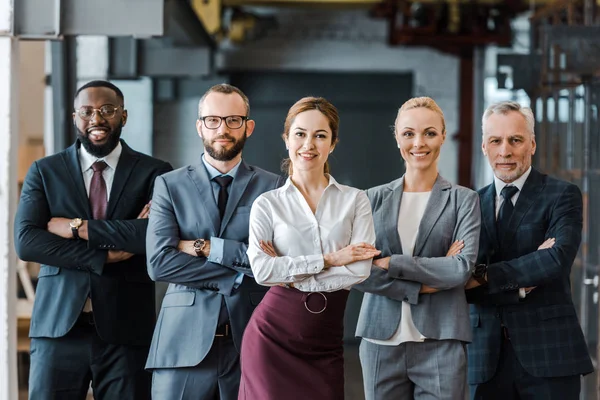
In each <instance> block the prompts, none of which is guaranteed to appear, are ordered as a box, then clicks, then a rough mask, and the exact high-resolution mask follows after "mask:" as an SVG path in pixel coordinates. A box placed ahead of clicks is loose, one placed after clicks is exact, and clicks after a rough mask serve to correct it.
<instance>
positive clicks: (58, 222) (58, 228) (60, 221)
mask: <svg viewBox="0 0 600 400" xmlns="http://www.w3.org/2000/svg"><path fill="white" fill-rule="evenodd" d="M70 223H71V220H70V219H68V218H56V217H55V218H51V219H50V221H48V225H47V229H48V232H50V233H54V234H55V235H58V236H60V237H62V238H65V239H74V237H73V231H71V226H70V225H69V224H70Z"/></svg>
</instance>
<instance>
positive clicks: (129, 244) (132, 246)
mask: <svg viewBox="0 0 600 400" xmlns="http://www.w3.org/2000/svg"><path fill="white" fill-rule="evenodd" d="M172 169H173V167H171V164H169V163H162V164H161V168H159V169H156V170H155V171H154V172H153V176H152V179H151V181H152V182H155V179H156V176H158V175H162V174H164V173H166V172H169V171H171V170H172ZM144 194H145V195H147V196H148V199H150V198H152V187H151V188H150V190H149V192H148V193H144ZM139 211H142V210H139ZM87 224H88V246H89V247H90V248H94V249H106V248H107V247H109V248H111V249H114V250H124V251H126V252H128V253H133V254H140V255H143V254H146V230H147V228H148V219H146V218H144V219H130V220H89V221H87Z"/></svg>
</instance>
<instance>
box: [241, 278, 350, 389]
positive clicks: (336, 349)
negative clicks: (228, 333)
mask: <svg viewBox="0 0 600 400" xmlns="http://www.w3.org/2000/svg"><path fill="white" fill-rule="evenodd" d="M348 293H349V292H348V291H347V290H340V291H337V292H332V293H321V292H315V293H305V292H301V291H299V290H297V289H291V288H284V287H280V286H274V287H272V288H271V289H269V291H268V292H267V294H266V295H265V298H264V299H263V301H262V302H261V303H260V304H259V305H258V307H257V308H256V309H255V310H254V313H253V314H252V318H250V322H249V323H248V326H247V327H246V330H245V332H244V338H243V340H242V351H241V358H240V360H241V368H242V378H241V382H240V392H239V399H242V400H271V399H272V400H282V399H284V400H295V399H298V400H300V399H301V400H308V399H311V400H312V399H314V400H343V399H344V348H343V342H342V340H343V334H344V310H345V308H346V300H347V299H348Z"/></svg>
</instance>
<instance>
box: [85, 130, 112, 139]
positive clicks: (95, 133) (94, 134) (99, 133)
mask: <svg viewBox="0 0 600 400" xmlns="http://www.w3.org/2000/svg"><path fill="white" fill-rule="evenodd" d="M87 134H88V137H89V138H90V140H93V141H102V140H104V139H106V138H107V137H108V129H106V128H102V127H94V128H90V129H88V130H87Z"/></svg>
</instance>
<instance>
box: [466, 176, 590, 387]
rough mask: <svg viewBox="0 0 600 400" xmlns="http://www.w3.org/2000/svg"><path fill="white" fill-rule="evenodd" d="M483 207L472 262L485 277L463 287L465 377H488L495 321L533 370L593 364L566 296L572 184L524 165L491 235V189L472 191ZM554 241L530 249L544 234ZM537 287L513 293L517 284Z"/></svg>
mask: <svg viewBox="0 0 600 400" xmlns="http://www.w3.org/2000/svg"><path fill="white" fill-rule="evenodd" d="M479 195H480V200H481V210H482V223H483V228H482V229H481V238H480V241H479V255H478V263H485V264H488V284H487V285H485V286H481V287H479V288H476V289H472V290H468V291H467V300H468V301H469V302H470V303H473V305H472V306H471V310H470V319H471V325H472V328H473V342H472V343H471V344H470V345H469V346H468V355H469V383H471V384H479V383H483V382H486V381H488V380H490V379H491V378H492V377H493V376H494V373H495V371H496V366H497V364H498V359H499V356H500V348H501V340H502V337H501V323H503V324H504V326H506V328H507V329H508V332H509V335H510V338H511V343H512V346H513V348H514V350H515V353H516V356H517V358H518V359H519V361H520V363H521V364H522V365H523V368H525V370H526V371H527V372H529V373H530V374H532V375H534V376H538V377H558V376H569V375H578V374H586V373H589V372H592V371H593V367H592V363H591V361H590V357H589V354H588V349H587V345H586V342H585V339H584V336H583V333H582V331H581V327H580V325H579V321H578V320H577V315H576V312H575V307H574V306H573V301H572V299H571V281H570V273H571V266H572V265H573V261H574V259H575V256H576V255H577V251H578V248H579V244H580V242H581V229H582V198H581V192H580V190H579V188H578V187H577V186H575V185H573V184H571V183H568V182H565V181H561V180H558V179H554V178H552V177H549V176H547V175H544V174H541V173H540V172H538V171H537V170H535V169H532V170H531V173H530V175H529V177H528V178H527V181H526V182H525V184H524V186H523V190H522V191H521V193H520V194H519V197H518V199H517V203H516V204H515V208H514V212H513V215H512V216H511V219H510V220H509V226H508V229H507V231H506V232H505V236H504V237H503V238H502V243H503V245H502V248H500V246H499V238H497V237H496V221H495V198H496V188H495V185H494V184H493V183H492V184H491V185H489V186H487V187H485V188H483V189H481V190H479ZM551 237H553V238H556V244H555V245H554V246H553V247H552V248H550V249H545V250H539V251H538V250H537V248H538V247H539V245H541V244H542V243H543V242H544V240H546V239H548V238H551ZM532 286H535V287H536V288H535V289H534V290H533V291H532V292H531V293H529V294H528V295H527V296H526V298H525V299H522V300H520V299H519V296H518V288H527V287H532Z"/></svg>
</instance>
